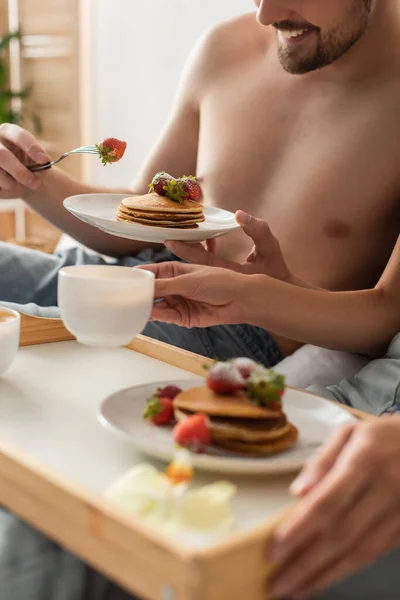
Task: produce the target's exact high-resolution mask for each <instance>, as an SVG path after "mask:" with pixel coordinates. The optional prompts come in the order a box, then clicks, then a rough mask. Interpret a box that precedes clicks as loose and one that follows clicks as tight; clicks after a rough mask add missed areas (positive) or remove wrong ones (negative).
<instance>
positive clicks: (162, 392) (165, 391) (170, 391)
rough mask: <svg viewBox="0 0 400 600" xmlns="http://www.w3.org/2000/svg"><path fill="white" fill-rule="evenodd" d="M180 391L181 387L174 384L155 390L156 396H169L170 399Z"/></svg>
mask: <svg viewBox="0 0 400 600" xmlns="http://www.w3.org/2000/svg"><path fill="white" fill-rule="evenodd" d="M181 391H182V390H181V388H179V387H178V386H176V385H166V386H165V387H163V388H159V389H158V390H157V394H156V396H158V397H160V396H162V397H163V398H169V399H170V400H173V399H174V398H175V397H176V396H177V395H178V394H180V393H181Z"/></svg>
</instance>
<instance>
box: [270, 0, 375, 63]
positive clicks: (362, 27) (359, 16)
mask: <svg viewBox="0 0 400 600" xmlns="http://www.w3.org/2000/svg"><path fill="white" fill-rule="evenodd" d="M371 7H372V0H363V1H362V3H361V6H360V0H354V2H353V4H352V6H351V7H350V9H349V12H348V15H347V16H346V18H345V19H344V24H343V25H342V26H341V27H340V28H337V29H335V30H334V31H331V32H329V33H326V34H322V33H321V31H320V30H319V28H317V27H315V26H313V25H311V24H310V25H309V26H308V28H309V29H311V30H312V31H315V35H316V36H318V42H317V47H316V48H315V49H314V50H313V51H309V52H308V53H307V51H304V49H303V48H302V47H301V44H299V46H298V47H296V46H294V47H290V46H289V45H288V44H286V45H284V46H282V45H279V47H278V56H279V60H280V63H281V65H282V67H283V68H284V69H285V71H287V72H288V73H291V74H293V75H304V74H305V73H309V72H311V71H316V70H317V69H321V68H322V67H326V66H328V65H330V64H332V63H333V62H335V61H336V60H338V59H339V58H341V57H342V56H343V55H344V54H346V52H348V51H349V50H350V48H352V47H353V46H354V44H355V43H356V42H358V40H359V39H360V38H361V37H362V35H363V34H364V33H365V31H366V29H367V27H368V24H369V19H370V15H371V11H372V8H371ZM274 26H275V27H276V29H277V30H279V29H281V30H286V31H288V30H296V29H299V25H298V24H295V23H292V24H291V23H290V22H288V21H284V22H281V23H275V24H274ZM305 28H307V26H306V25H305ZM305 43H307V41H305Z"/></svg>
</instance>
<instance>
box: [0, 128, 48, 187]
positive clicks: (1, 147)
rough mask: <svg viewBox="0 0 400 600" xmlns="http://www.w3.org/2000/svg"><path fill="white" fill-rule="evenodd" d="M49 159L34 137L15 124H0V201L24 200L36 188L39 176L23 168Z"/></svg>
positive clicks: (38, 185)
mask: <svg viewBox="0 0 400 600" xmlns="http://www.w3.org/2000/svg"><path fill="white" fill-rule="evenodd" d="M49 160H50V158H49V156H48V155H47V153H46V151H45V150H44V149H43V148H42V146H41V145H40V144H39V143H38V142H37V140H36V139H35V137H34V136H33V135H32V134H31V133H29V132H28V131H26V130H25V129H22V128H21V127H19V126H18V125H11V124H9V123H4V124H3V125H0V198H3V199H5V198H20V197H21V198H24V196H25V195H26V194H27V193H28V190H30V191H36V190H38V189H39V187H40V183H41V176H40V175H38V174H36V175H35V174H34V173H31V172H30V171H28V169H26V168H25V165H26V164H29V163H40V164H44V163H46V162H48V161H49Z"/></svg>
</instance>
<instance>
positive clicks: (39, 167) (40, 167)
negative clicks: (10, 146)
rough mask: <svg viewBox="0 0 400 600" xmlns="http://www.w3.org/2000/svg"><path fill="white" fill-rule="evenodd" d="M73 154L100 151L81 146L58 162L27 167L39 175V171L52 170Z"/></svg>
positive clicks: (63, 155) (64, 155)
mask: <svg viewBox="0 0 400 600" xmlns="http://www.w3.org/2000/svg"><path fill="white" fill-rule="evenodd" d="M71 154H99V151H98V150H97V148H96V146H81V147H80V148H76V149H75V150H71V151H70V152H65V153H64V154H62V155H61V156H60V158H57V160H53V161H52V162H47V163H44V165H43V164H42V165H41V164H39V163H35V164H32V165H26V168H27V169H28V170H29V171H31V172H32V173H37V172H38V171H46V170H47V169H51V167H52V166H53V165H56V164H57V163H59V162H61V161H62V160H64V158H67V156H71Z"/></svg>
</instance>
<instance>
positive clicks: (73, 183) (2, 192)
mask: <svg viewBox="0 0 400 600" xmlns="http://www.w3.org/2000/svg"><path fill="white" fill-rule="evenodd" d="M215 36H218V33H217V30H216V31H214V32H211V33H209V34H208V35H206V36H205V37H204V38H203V39H202V40H201V41H200V42H199V44H198V45H197V46H196V48H195V50H194V51H193V53H192V55H191V57H190V59H189V61H188V63H187V66H186V68H185V71H184V73H183V76H182V80H181V84H180V87H179V91H178V94H177V99H176V102H175V106H174V108H173V111H172V114H171V117H170V120H169V122H168V124H167V126H166V127H165V129H164V131H163V133H162V135H161V137H160V140H159V142H158V143H157V144H156V147H155V149H154V151H153V152H152V154H151V155H150V157H149V159H148V160H147V161H146V163H145V165H144V167H143V169H142V170H141V172H140V173H139V175H138V177H137V178H136V180H135V182H134V185H133V187H132V189H130V190H106V189H104V188H99V187H95V186H88V185H84V184H82V183H80V182H79V181H77V180H75V179H73V178H72V177H70V176H69V175H67V174H66V173H64V172H63V171H61V170H60V169H57V168H52V169H51V170H49V171H46V172H44V173H43V174H41V176H40V177H39V176H37V175H36V176H35V178H34V179H35V182H36V188H38V189H29V187H28V184H29V183H30V182H31V179H32V174H31V173H29V171H27V169H25V167H24V166H23V164H24V163H25V164H26V162H39V160H38V158H37V157H38V155H39V154H40V152H43V148H41V146H40V145H39V144H38V142H37V141H36V140H35V138H34V137H33V136H32V135H31V134H29V133H28V132H27V131H24V130H23V129H21V128H19V127H17V126H13V125H8V124H7V125H3V126H1V127H0V174H1V173H2V174H3V175H2V178H3V179H2V180H1V181H0V198H2V197H3V198H5V197H22V198H23V199H24V200H25V201H26V202H27V204H29V206H30V207H31V208H33V209H34V210H35V211H36V212H38V213H39V214H41V215H42V216H43V217H44V218H45V219H47V220H48V221H50V222H51V223H53V225H55V226H56V227H58V228H59V229H61V230H62V231H64V232H66V233H68V234H70V235H71V236H72V237H73V238H75V239H76V240H78V241H79V242H81V243H82V244H84V245H86V246H88V247H90V248H92V249H93V250H96V251H98V252H100V253H102V254H106V255H109V256H121V255H129V254H134V253H136V252H137V251H138V250H140V249H141V248H143V247H149V244H145V243H142V242H135V241H130V240H124V239H122V238H116V237H113V236H110V235H108V234H106V233H103V232H102V231H100V230H97V229H95V228H93V227H91V226H89V225H87V224H85V223H83V222H81V221H79V220H78V219H76V218H75V217H73V216H72V215H71V214H69V213H68V212H67V211H66V210H65V209H64V207H63V200H64V199H65V198H67V197H68V196H70V195H74V194H82V193H91V192H107V191H112V192H122V193H126V194H128V195H129V194H145V193H146V192H147V191H148V184H149V183H150V181H151V180H152V178H153V176H154V174H155V173H157V172H158V171H160V170H166V171H168V172H170V173H171V174H173V175H176V176H179V175H182V174H184V173H193V174H195V173H196V165H197V149H198V139H199V123H200V118H199V105H200V96H201V94H202V93H203V92H204V90H205V87H206V86H207V79H208V76H209V68H210V67H209V66H208V65H209V64H210V60H209V59H210V54H211V53H212V47H213V46H214V45H215V39H214V38H215ZM20 158H21V160H20ZM45 160H46V157H43V159H42V160H41V162H45ZM6 188H7V189H6Z"/></svg>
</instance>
